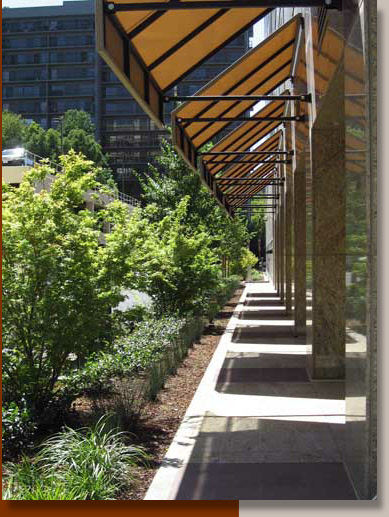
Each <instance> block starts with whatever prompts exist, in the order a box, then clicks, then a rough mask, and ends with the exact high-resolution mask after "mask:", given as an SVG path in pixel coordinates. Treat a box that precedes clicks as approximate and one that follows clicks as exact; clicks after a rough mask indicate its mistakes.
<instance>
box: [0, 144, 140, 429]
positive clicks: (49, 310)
mask: <svg viewBox="0 0 389 517" xmlns="http://www.w3.org/2000/svg"><path fill="white" fill-rule="evenodd" d="M62 166H63V172H62V174H59V175H57V176H56V177H55V180H54V181H53V183H52V184H51V190H50V192H47V191H45V190H42V191H41V192H39V193H37V192H36V188H35V183H36V181H42V180H44V179H45V178H46V177H47V175H48V174H54V171H53V170H52V169H50V168H49V167H48V166H46V165H45V166H42V167H36V168H34V169H32V170H31V171H29V172H28V174H26V175H25V177H24V180H23V182H22V183H21V185H20V187H19V188H13V187H11V186H9V185H4V184H3V212H2V216H3V226H2V232H3V242H2V245H3V250H2V251H3V264H2V265H3V267H2V274H3V283H2V292H3V306H2V309H3V311H2V317H3V347H4V353H3V362H2V371H3V401H5V402H6V403H10V402H16V403H17V404H20V403H21V400H22V399H23V398H24V399H25V401H26V404H27V406H28V408H29V410H30V411H31V414H32V415H33V417H34V418H35V419H36V421H37V422H38V421H39V422H41V421H42V422H44V423H51V422H53V420H54V418H55V416H56V414H58V412H59V413H61V412H62V411H63V410H64V409H66V408H67V407H68V405H69V402H71V400H72V396H73V394H71V393H70V391H69V389H68V390H65V392H64V393H61V389H60V388H62V387H63V384H61V383H60V382H58V381H59V380H60V378H61V376H63V375H65V374H66V373H68V372H69V371H71V370H72V369H73V367H74V359H75V358H76V359H78V360H80V361H82V360H84V359H85V358H86V357H88V356H89V355H90V354H91V353H93V352H96V351H97V350H100V349H103V348H105V347H106V345H107V343H109V342H110V341H111V340H112V338H113V335H112V332H113V322H112V311H111V308H112V307H115V306H117V305H118V303H119V302H120V301H122V299H123V297H122V295H121V291H122V289H124V288H131V287H132V282H133V278H134V275H135V274H133V271H134V269H135V270H136V266H135V265H134V262H132V261H133V260H135V262H136V261H137V258H136V256H137V250H138V247H137V246H136V245H135V241H136V239H137V238H138V237H139V235H141V234H142V231H143V226H144V224H143V222H142V221H141V218H140V216H139V214H138V213H137V212H136V211H135V213H134V216H133V219H132V218H130V216H129V213H128V210H127V207H125V206H124V205H123V204H121V203H119V202H114V203H110V204H108V205H107V206H106V207H105V208H104V209H103V210H100V211H99V213H98V211H96V212H91V211H89V210H84V209H83V206H84V204H85V196H86V195H87V193H88V191H89V190H90V189H94V188H100V187H99V185H98V183H97V182H96V177H97V175H98V173H99V169H98V168H96V167H95V166H94V165H93V163H92V162H89V161H87V160H85V158H84V157H82V156H81V155H77V154H75V153H74V152H71V153H69V155H67V156H63V157H62ZM96 195H97V194H96ZM101 214H104V216H102V215H101ZM100 217H104V218H105V219H106V220H108V221H109V222H111V223H112V224H113V226H112V232H111V233H110V234H109V235H107V237H106V245H105V246H104V247H102V246H100V245H99V236H100V222H101V221H100ZM76 393H77V392H76Z"/></svg>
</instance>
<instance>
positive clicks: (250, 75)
mask: <svg viewBox="0 0 389 517" xmlns="http://www.w3.org/2000/svg"><path fill="white" fill-rule="evenodd" d="M301 20H302V18H301V16H300V15H297V16H295V17H293V18H292V19H291V20H290V21H289V22H287V23H285V24H284V25H283V26H282V27H281V28H280V29H279V30H277V31H276V32H274V33H273V34H271V36H269V37H268V38H266V39H265V40H264V41H263V42H262V43H261V44H259V45H258V46H257V47H255V48H254V49H252V50H251V51H250V52H247V53H246V54H245V55H244V56H243V57H242V58H241V59H239V60H238V61H236V62H235V63H234V64H233V65H231V66H230V67H229V68H228V69H227V70H226V71H225V72H223V73H222V74H220V75H219V76H217V77H216V78H215V79H214V80H213V81H211V82H210V83H208V84H207V85H206V86H205V87H204V88H203V89H201V90H200V91H199V92H197V93H196V95H195V96H194V97H204V96H228V95H231V96H232V95H235V96H255V95H257V96H258V95H263V96H266V95H269V94H271V92H273V91H274V90H276V88H278V87H280V86H282V85H283V84H284V83H285V81H287V80H288V79H289V78H290V77H291V76H292V73H293V63H294V56H295V53H296V47H297V41H298V34H299V31H300V28H301V26H302V24H301ZM282 102H283V101H281V103H282ZM255 104H257V101H256V100H240V101H239V100H238V101H237V100H224V99H223V100H211V101H208V100H204V101H195V100H190V101H188V102H186V103H184V104H183V105H181V106H180V107H179V108H177V109H176V110H174V111H173V112H172V132H173V143H174V145H175V147H176V148H177V150H178V151H179V152H180V153H181V155H182V156H183V157H184V158H185V159H186V161H187V162H188V164H189V165H190V166H191V167H192V168H193V169H194V170H196V169H197V153H198V151H200V149H201V147H202V146H203V145H204V144H205V143H207V142H210V141H212V139H214V138H216V137H217V135H218V134H219V133H220V132H221V131H222V130H225V129H226V127H227V126H228V125H229V123H230V122H228V121H223V120H222V121H220V120H215V121H214V122H213V121H212V120H211V121H201V120H200V121H194V120H193V119H196V118H197V119H199V118H200V119H202V118H206V119H218V118H228V119H230V121H233V120H236V119H239V118H240V117H242V116H244V114H245V113H247V112H248V110H250V109H251V108H252V107H253V106H254V105H255ZM256 116H259V115H256ZM273 116H274V115H273ZM188 119H189V120H188ZM266 122H269V121H266ZM255 123H258V122H255V121H254V124H255Z"/></svg>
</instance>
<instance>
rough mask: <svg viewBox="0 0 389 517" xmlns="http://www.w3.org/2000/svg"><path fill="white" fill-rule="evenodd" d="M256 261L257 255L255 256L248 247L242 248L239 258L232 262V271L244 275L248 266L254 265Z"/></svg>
mask: <svg viewBox="0 0 389 517" xmlns="http://www.w3.org/2000/svg"><path fill="white" fill-rule="evenodd" d="M257 262H258V257H256V256H255V255H254V253H252V252H251V251H250V250H249V249H248V248H243V249H242V254H241V256H240V257H239V260H237V261H235V262H233V265H232V272H233V273H234V274H236V275H241V276H243V277H245V276H246V273H247V270H248V268H249V267H254V266H255V264H257Z"/></svg>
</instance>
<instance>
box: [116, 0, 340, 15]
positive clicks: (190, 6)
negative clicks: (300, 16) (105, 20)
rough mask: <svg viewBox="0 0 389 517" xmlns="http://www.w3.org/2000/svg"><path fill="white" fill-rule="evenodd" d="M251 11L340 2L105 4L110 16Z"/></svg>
mask: <svg viewBox="0 0 389 517" xmlns="http://www.w3.org/2000/svg"><path fill="white" fill-rule="evenodd" d="M234 7H238V8H239V9H244V8H248V9H252V8H253V7H254V8H255V7H272V8H275V7H297V8H301V7H325V8H326V9H338V10H340V9H341V8H342V0H208V1H204V0H198V1H196V2H193V1H190V0H187V1H184V2H181V3H179V2H164V1H161V2H142V3H140V2H132V3H116V2H107V4H106V10H107V12H108V13H110V14H114V13H116V12H123V11H124V12H128V11H183V10H194V9H231V8H234Z"/></svg>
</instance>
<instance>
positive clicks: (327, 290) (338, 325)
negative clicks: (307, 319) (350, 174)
mask: <svg viewBox="0 0 389 517" xmlns="http://www.w3.org/2000/svg"><path fill="white" fill-rule="evenodd" d="M345 180H346V175H345V125H344V69H343V65H342V63H341V64H340V65H339V67H338V70H337V72H336V73H335V76H334V78H333V80H332V82H331V85H330V87H329V89H328V92H327V94H326V96H325V98H324V99H323V102H322V105H321V109H320V112H319V113H318V115H317V117H316V120H315V123H314V125H313V128H312V209H313V220H312V234H313V242H312V246H313V248H312V273H313V300H312V302H313V303H312V364H311V375H312V377H313V378H316V379H340V378H344V374H345V300H346V283H345V273H346V271H345V254H344V252H345V201H346V199H345V197H346V194H345Z"/></svg>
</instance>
